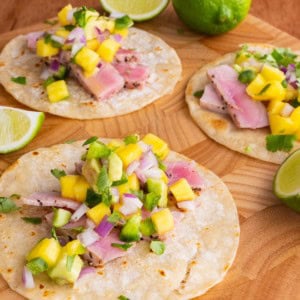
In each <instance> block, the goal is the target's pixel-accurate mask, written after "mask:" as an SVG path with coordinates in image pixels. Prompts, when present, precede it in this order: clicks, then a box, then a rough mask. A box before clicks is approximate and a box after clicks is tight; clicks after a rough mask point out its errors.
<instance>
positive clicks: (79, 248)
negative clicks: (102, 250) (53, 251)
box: [62, 240, 85, 256]
mask: <svg viewBox="0 0 300 300" xmlns="http://www.w3.org/2000/svg"><path fill="white" fill-rule="evenodd" d="M62 252H64V253H66V254H67V255H70V256H72V255H77V254H84V253H85V247H84V246H83V245H82V244H81V242H80V241H79V240H73V241H70V242H69V243H67V244H66V245H65V246H63V247H62Z"/></svg>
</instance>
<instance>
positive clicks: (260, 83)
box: [246, 74, 266, 100]
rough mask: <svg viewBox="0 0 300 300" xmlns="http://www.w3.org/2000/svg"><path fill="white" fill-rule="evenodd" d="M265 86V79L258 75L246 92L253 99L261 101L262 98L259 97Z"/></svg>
mask: <svg viewBox="0 0 300 300" xmlns="http://www.w3.org/2000/svg"><path fill="white" fill-rule="evenodd" d="M265 85H266V81H265V79H264V78H263V77H262V76H261V75H260V74H257V75H256V77H255V78H254V79H253V80H252V81H251V83H250V84H249V85H248V86H247V88H246V92H247V94H248V95H249V96H250V97H252V98H253V99H256V100H260V97H259V96H257V95H258V94H259V93H260V92H261V90H262V89H263V87H264V86H265Z"/></svg>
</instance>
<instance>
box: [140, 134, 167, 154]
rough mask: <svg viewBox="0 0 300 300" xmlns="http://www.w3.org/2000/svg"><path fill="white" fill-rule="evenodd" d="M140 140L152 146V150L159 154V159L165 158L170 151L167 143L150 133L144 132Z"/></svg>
mask: <svg viewBox="0 0 300 300" xmlns="http://www.w3.org/2000/svg"><path fill="white" fill-rule="evenodd" d="M142 141H143V142H144V143H146V144H148V145H150V146H152V151H153V152H154V154H156V155H157V156H159V157H160V159H165V158H166V157H167V155H168V154H169V152H170V150H169V146H168V144H167V143H166V142H165V141H163V140H162V139H161V138H159V137H158V136H156V135H154V134H152V133H148V134H146V135H145V136H144V137H143V139H142Z"/></svg>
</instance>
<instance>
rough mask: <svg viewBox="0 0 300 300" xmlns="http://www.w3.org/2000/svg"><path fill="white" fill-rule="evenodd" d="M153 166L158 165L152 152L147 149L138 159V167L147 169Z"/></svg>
mask: <svg viewBox="0 0 300 300" xmlns="http://www.w3.org/2000/svg"><path fill="white" fill-rule="evenodd" d="M153 167H158V162H157V158H156V156H155V155H154V153H153V152H152V151H151V150H149V151H147V152H145V153H144V154H143V156H142V158H141V160H140V169H142V170H147V169H150V168H153Z"/></svg>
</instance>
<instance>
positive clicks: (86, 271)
mask: <svg viewBox="0 0 300 300" xmlns="http://www.w3.org/2000/svg"><path fill="white" fill-rule="evenodd" d="M95 271H96V269H95V268H93V267H83V268H82V269H81V271H80V274H79V276H78V279H77V280H79V279H81V278H82V277H84V276H85V275H87V274H91V273H94V272H95Z"/></svg>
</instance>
